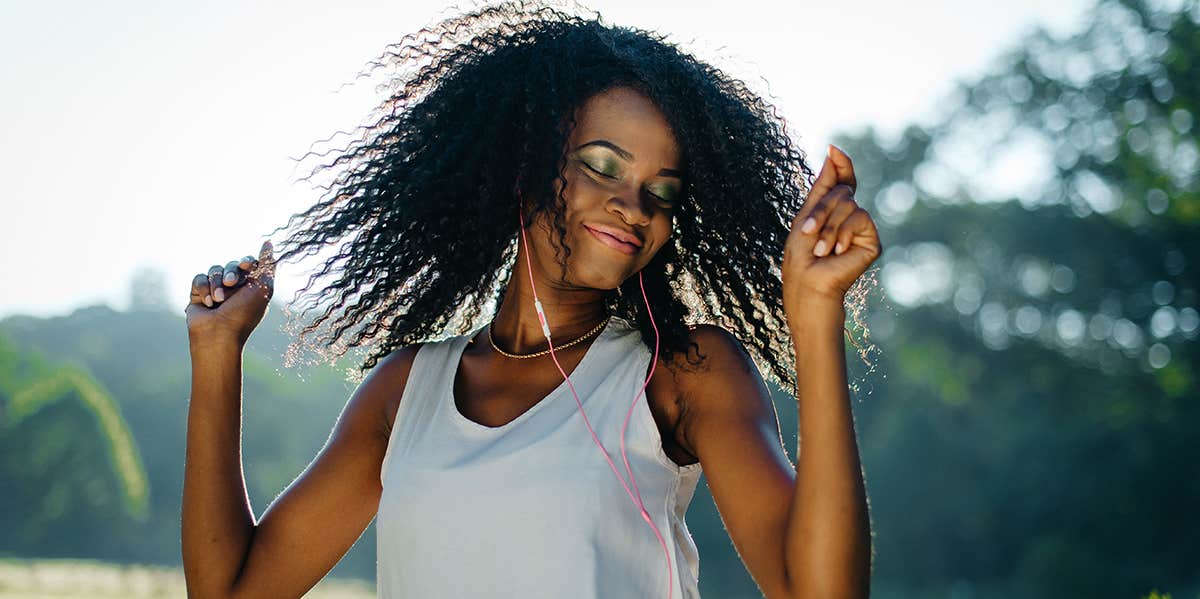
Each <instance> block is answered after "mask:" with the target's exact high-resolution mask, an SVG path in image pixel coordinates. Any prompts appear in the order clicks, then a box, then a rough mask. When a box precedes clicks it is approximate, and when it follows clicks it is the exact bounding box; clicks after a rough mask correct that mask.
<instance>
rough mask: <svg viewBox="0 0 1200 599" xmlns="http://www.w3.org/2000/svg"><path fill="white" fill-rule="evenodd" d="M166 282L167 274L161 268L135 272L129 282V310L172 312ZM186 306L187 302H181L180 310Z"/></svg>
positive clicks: (143, 269) (141, 269)
mask: <svg viewBox="0 0 1200 599" xmlns="http://www.w3.org/2000/svg"><path fill="white" fill-rule="evenodd" d="M166 280H167V276H166V273H165V272H164V271H163V270H162V269H159V268H154V267H150V266H144V267H141V268H139V269H138V270H137V271H135V272H134V273H133V277H131V278H130V280H129V309H130V310H158V311H163V310H171V309H172V307H171V302H170V301H169V300H168V299H167V297H168V294H167V284H166ZM184 297H186V295H185V296H184ZM185 305H187V301H186V300H184V301H182V302H180V306H179V310H180V311H182V310H183V306H185Z"/></svg>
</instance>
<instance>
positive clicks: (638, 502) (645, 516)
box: [517, 203, 675, 599]
mask: <svg viewBox="0 0 1200 599" xmlns="http://www.w3.org/2000/svg"><path fill="white" fill-rule="evenodd" d="M517 215H518V217H519V218H520V221H521V243H522V244H524V246H525V264H526V266H528V268H527V269H526V270H528V272H529V287H530V289H532V290H533V305H534V308H535V309H536V310H537V314H538V320H539V321H540V322H541V324H542V334H543V335H545V336H546V343H548V344H549V345H550V357H551V359H553V360H554V365H555V366H556V367H557V368H558V372H559V374H562V376H563V379H564V380H565V381H566V382H567V386H568V387H570V389H571V394H572V395H574V396H575V404H576V405H577V406H579V414H580V415H581V416H583V423H584V424H586V425H587V428H588V432H590V433H591V434H592V440H593V441H595V442H596V446H597V447H599V448H600V453H601V454H602V455H603V456H604V459H605V461H607V462H608V466H609V468H611V469H612V471H613V474H614V475H616V477H617V480H619V481H620V482H621V487H623V488H624V489H625V493H626V494H628V495H629V499H630V500H631V501H633V504H634V505H635V506H637V508H638V510H639V511H640V512H641V514H642V520H644V521H645V522H646V523H647V524H649V525H650V529H651V530H653V531H654V536H655V537H657V538H658V543H659V545H661V546H662V550H663V554H664V555H666V557H667V599H670V597H671V595H672V591H673V589H674V586H675V578H674V569H673V568H672V567H671V553H670V551H669V550H668V549H667V543H666V541H664V540H663V537H662V534H660V533H659V531H658V527H657V526H655V525H654V521H653V520H652V519H651V518H650V514H649V513H647V512H646V506H645V504H644V503H643V502H642V494H641V492H640V491H638V488H637V479H636V478H634V476H633V470H632V469H630V467H629V458H628V457H627V456H626V455H625V430H626V429H627V428H628V427H629V418H630V417H631V416H632V415H633V408H634V406H636V405H637V402H638V399H640V398H641V397H642V396H643V395H644V394H645V392H646V386H647V385H649V384H650V379H651V378H653V376H654V368H655V366H656V364H657V362H658V341H659V336H658V325H657V324H656V323H655V322H654V315H653V314H651V312H650V300H649V298H647V297H646V284H645V282H644V281H643V279H642V273H641V271H638V284H639V285H641V288H642V301H644V302H646V314H647V315H648V316H649V317H650V325H651V326H652V327H654V358H653V359H652V360H651V361H650V374H649V375H648V376H647V377H646V381H645V382H644V383H642V388H641V390H640V391H639V392H638V394H637V395H636V396H634V398H633V403H632V404H630V406H629V411H628V412H627V413H626V414H625V423H624V424H623V425H622V426H621V459H622V461H623V462H624V463H625V471H626V472H627V473H628V474H629V480H630V482H632V483H633V491H632V492H631V491H630V490H629V485H627V484H625V479H624V477H622V476H621V473H620V472H619V471H617V466H616V465H615V464H613V461H612V459H611V458H609V457H608V451H606V450H605V449H604V445H603V444H602V443H600V438H599V437H597V436H596V431H595V430H594V429H593V428H592V423H591V422H589V421H588V417H587V413H586V412H584V411H583V402H582V401H580V399H579V394H578V393H576V392H575V385H574V384H573V383H571V377H569V376H567V373H566V371H564V370H563V367H562V365H561V364H559V363H558V357H557V356H555V355H554V343H553V342H552V341H551V340H550V325H549V324H547V322H546V313H545V312H544V311H543V310H542V302H541V300H539V299H538V296H537V288H536V287H535V286H534V284H533V262H532V261H531V260H530V258H529V242H528V241H526V240H525V215H524V214H523V212H522V209H521V207H520V206H519V203H518V207H517Z"/></svg>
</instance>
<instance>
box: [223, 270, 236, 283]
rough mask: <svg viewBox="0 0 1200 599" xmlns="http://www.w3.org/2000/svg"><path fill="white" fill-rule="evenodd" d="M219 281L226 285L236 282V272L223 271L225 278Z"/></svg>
mask: <svg viewBox="0 0 1200 599" xmlns="http://www.w3.org/2000/svg"><path fill="white" fill-rule="evenodd" d="M221 282H222V283H224V284H226V285H232V284H234V283H236V282H237V273H235V272H227V273H225V279H224V280H223V281H221Z"/></svg>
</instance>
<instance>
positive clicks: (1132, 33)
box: [839, 0, 1200, 597]
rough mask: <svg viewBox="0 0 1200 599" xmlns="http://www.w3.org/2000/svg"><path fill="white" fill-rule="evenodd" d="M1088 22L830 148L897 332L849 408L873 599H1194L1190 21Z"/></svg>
mask: <svg viewBox="0 0 1200 599" xmlns="http://www.w3.org/2000/svg"><path fill="white" fill-rule="evenodd" d="M1090 14H1091V15H1092V17H1093V18H1092V21H1091V23H1090V25H1089V26H1088V27H1087V28H1086V29H1085V30H1083V31H1081V32H1079V33H1077V34H1075V35H1073V36H1070V37H1068V38H1065V39H1054V38H1052V37H1051V36H1049V35H1048V34H1046V33H1045V32H1042V31H1039V32H1037V33H1035V34H1034V35H1032V36H1030V37H1029V38H1028V39H1026V40H1024V41H1023V42H1022V43H1021V44H1019V45H1017V46H1016V47H1015V49H1013V50H1012V51H1011V52H1008V53H1006V54H1005V55H1003V56H1002V57H1001V59H1000V60H999V61H998V62H997V63H996V65H995V66H994V67H993V68H992V69H991V70H990V71H989V72H988V74H986V75H985V76H983V77H981V78H979V79H978V80H976V81H972V82H968V83H963V84H962V85H961V86H960V88H959V89H958V91H957V93H956V94H955V96H954V97H952V98H950V99H949V100H948V101H947V102H946V104H947V110H946V112H945V116H944V118H942V119H941V120H939V121H937V122H935V123H933V124H931V125H929V126H926V127H916V126H913V127H910V128H908V129H907V130H905V131H904V132H903V133H902V134H901V135H900V136H899V137H898V138H896V139H884V138H883V137H882V136H881V135H879V134H877V133H876V132H875V131H873V130H869V129H868V130H866V131H865V132H862V133H860V134H856V135H850V136H844V137H842V138H841V139H840V140H839V141H840V145H841V146H842V147H843V148H845V149H846V150H847V151H848V152H849V153H850V155H851V156H854V157H855V160H856V163H857V164H858V165H859V166H858V170H860V171H862V172H863V173H868V176H867V177H864V179H865V181H860V182H861V185H860V188H859V192H858V194H857V195H858V197H860V198H861V200H860V201H862V202H863V203H864V205H865V206H866V207H867V209H868V210H870V211H871V212H872V213H873V214H875V215H877V217H878V221H879V223H880V225H881V237H882V239H883V241H884V245H885V248H886V249H885V254H884V256H883V257H882V259H881V280H882V281H883V283H884V287H885V289H886V291H887V294H888V297H889V298H890V300H891V301H892V302H893V308H894V309H893V310H890V311H888V310H877V311H875V312H873V313H872V314H871V316H870V319H869V322H870V323H871V328H872V331H873V333H874V334H875V336H876V340H877V341H878V342H879V344H880V346H881V349H882V353H881V356H882V358H883V359H882V363H881V366H882V370H883V371H884V372H885V373H887V374H889V375H891V377H890V378H888V379H886V380H884V381H880V383H879V384H878V385H876V387H875V389H874V391H875V393H876V394H877V395H878V398H879V399H878V400H877V401H873V402H867V403H865V404H860V405H857V406H856V416H857V419H858V423H859V427H860V433H861V435H862V437H863V448H864V449H863V451H864V461H865V463H866V467H865V469H866V474H867V482H868V487H869V491H870V495H871V499H872V502H871V503H872V517H873V521H874V523H875V530H876V545H877V550H878V559H877V562H876V576H877V579H879V580H880V581H881V582H882V583H883V584H882V585H881V586H880V587H879V588H880V589H881V590H884V592H885V594H887V595H888V596H893V595H894V596H905V595H906V593H911V594H912V595H913V596H924V595H927V594H931V593H934V592H936V593H938V594H943V593H947V592H949V593H952V594H955V595H961V596H974V597H1003V596H1023V597H1035V596H1036V597H1041V596H1045V597H1049V596H1056V595H1069V596H1088V597H1128V596H1132V595H1136V594H1145V593H1146V592H1147V591H1149V590H1150V589H1152V588H1154V587H1158V588H1164V587H1167V588H1173V589H1182V591H1179V594H1181V595H1186V596H1193V595H1194V594H1196V593H1197V592H1200V568H1198V567H1197V565H1196V564H1197V561H1196V556H1197V555H1200V519H1197V518H1195V517H1194V516H1193V515H1192V513H1191V512H1192V511H1194V508H1195V506H1196V505H1200V479H1198V478H1197V477H1196V476H1195V456H1197V455H1200V435H1197V434H1196V433H1195V431H1194V430H1192V427H1193V426H1194V423H1196V422H1200V392H1198V389H1197V381H1196V374H1197V373H1196V364H1197V363H1200V362H1198V360H1197V350H1196V343H1195V339H1196V337H1197V335H1198V333H1200V332H1198V325H1200V317H1198V313H1197V309H1196V308H1197V300H1198V299H1200V297H1198V293H1197V291H1198V290H1197V283H1200V278H1198V277H1197V276H1196V272H1195V267H1196V264H1197V263H1198V261H1200V230H1198V228H1200V196H1198V191H1200V190H1198V183H1200V177H1198V171H1200V168H1198V163H1200V158H1198V157H1200V152H1198V151H1197V141H1196V140H1197V138H1196V123H1195V115H1196V114H1197V110H1198V109H1200V107H1198V106H1197V103H1198V102H1200V26H1198V23H1200V8H1198V6H1197V3H1196V2H1195V1H1190V2H1182V3H1175V4H1172V5H1171V6H1169V7H1167V6H1156V5H1151V4H1148V3H1144V2H1141V1H1137V0H1128V1H1104V2H1100V3H1098V4H1097V5H1096V6H1095V7H1094V10H1093V11H1091V12H1090ZM864 408H869V409H864ZM1189 589H1190V590H1189Z"/></svg>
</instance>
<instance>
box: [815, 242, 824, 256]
mask: <svg viewBox="0 0 1200 599" xmlns="http://www.w3.org/2000/svg"><path fill="white" fill-rule="evenodd" d="M826 247H827V244H826V243H825V240H824V239H822V240H821V241H818V242H817V245H816V247H814V248H813V255H814V256H824V255H825V248H826Z"/></svg>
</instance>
